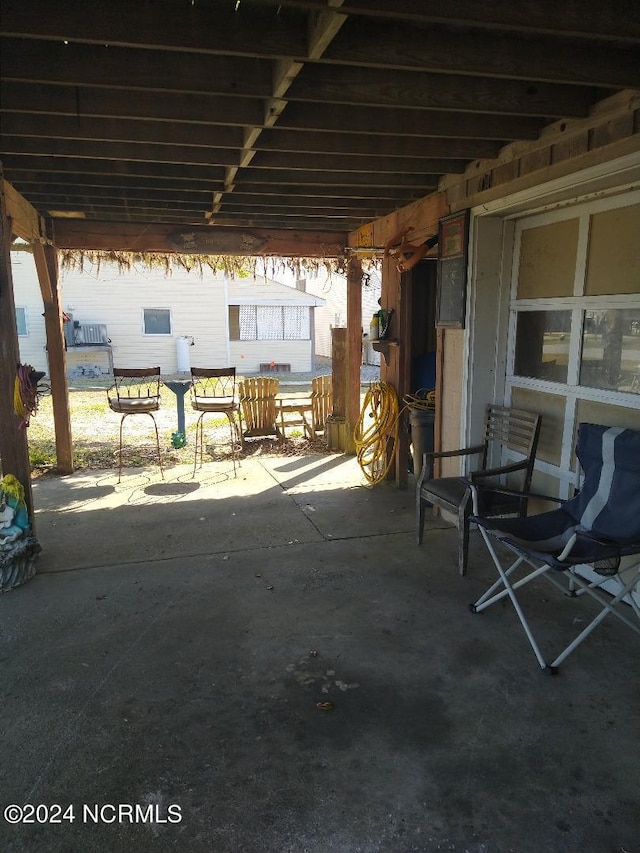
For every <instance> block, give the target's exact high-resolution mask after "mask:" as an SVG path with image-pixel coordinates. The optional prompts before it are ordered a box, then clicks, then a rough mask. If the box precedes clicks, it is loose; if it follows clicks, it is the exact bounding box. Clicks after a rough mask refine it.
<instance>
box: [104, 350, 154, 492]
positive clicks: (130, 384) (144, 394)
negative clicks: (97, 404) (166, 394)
mask: <svg viewBox="0 0 640 853" xmlns="http://www.w3.org/2000/svg"><path fill="white" fill-rule="evenodd" d="M113 380H114V382H113V385H112V386H111V387H110V388H109V389H108V390H107V400H108V402H109V408H110V409H111V410H112V411H113V412H116V413H117V414H119V415H122V418H121V420H120V444H119V447H118V459H119V463H118V482H120V479H121V477H122V428H123V426H124V422H125V419H126V418H128V417H129V415H149V417H150V418H151V420H152V421H153V428H154V430H155V434H156V448H157V450H158V464H159V466H160V474H161V475H162V478H163V479H164V471H163V469H162V456H161V453H160V438H159V436H158V424H157V423H156V419H155V417H154V415H153V413H154V412H157V411H158V409H159V408H160V368H159V367H114V368H113Z"/></svg>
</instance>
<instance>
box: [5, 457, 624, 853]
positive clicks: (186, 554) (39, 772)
mask: <svg viewBox="0 0 640 853" xmlns="http://www.w3.org/2000/svg"><path fill="white" fill-rule="evenodd" d="M334 462H335V464H334V465H333V467H326V466H325V465H324V463H323V460H322V459H315V460H314V459H306V460H300V464H299V466H298V465H296V466H295V467H294V466H292V467H291V468H290V469H289V471H286V472H284V477H283V483H286V482H288V481H287V480H286V476H287V474H288V473H289V472H290V471H291V470H294V471H295V472H296V475H295V479H296V481H297V484H296V485H295V486H289V485H288V486H287V488H286V490H285V489H284V487H283V483H281V482H280V481H279V480H277V479H275V478H274V471H275V470H276V469H277V468H278V466H279V465H281V460H279V459H262V460H261V461H259V462H258V461H256V460H251V463H249V462H248V461H246V460H243V463H242V466H241V472H240V473H239V476H238V477H237V478H234V477H233V475H232V473H231V474H230V473H229V465H228V462H227V463H225V464H226V466H227V467H226V468H225V467H224V465H217V464H211V465H206V466H205V467H204V468H203V471H202V474H201V475H198V478H197V480H196V483H197V484H198V485H199V489H198V490H197V492H196V491H194V492H182V493H180V492H178V493H172V494H169V495H165V494H163V493H162V492H160V491H157V490H156V489H155V487H156V486H158V485H160V483H159V482H158V480H157V479H156V478H157V471H153V472H152V471H150V470H149V471H138V472H131V473H129V474H128V475H127V477H126V478H123V483H122V484H120V486H118V485H117V483H114V480H115V479H117V477H115V476H114V475H113V473H112V472H111V473H107V474H105V473H104V472H101V473H99V474H98V475H94V479H93V481H92V479H91V476H90V475H88V474H87V475H82V476H80V475H73V476H72V477H70V478H61V479H60V480H58V481H55V480H46V481H45V480H42V481H39V482H36V483H35V484H34V498H35V503H36V506H37V507H38V511H37V524H38V531H39V538H40V540H41V544H42V546H43V555H42V561H41V570H40V572H39V574H38V575H36V577H35V578H34V579H33V580H32V581H31V582H29V583H28V584H26V585H25V586H23V587H21V588H19V589H17V590H15V591H13V592H11V593H8V594H6V595H4V596H2V597H0V625H1V634H0V638H1V642H2V646H1V656H2V660H3V671H2V685H3V694H4V695H3V699H4V701H3V712H2V721H3V768H5V769H4V771H3V775H2V787H3V800H4V802H5V803H19V804H20V803H26V802H29V803H45V804H51V803H65V804H73V805H74V807H75V810H76V812H75V814H76V820H75V821H74V822H73V823H70V822H66V823H65V822H63V823H62V824H52V823H50V822H49V823H47V824H42V825H37V824H34V825H26V826H25V825H20V826H11V825H9V824H7V823H6V822H4V823H0V846H1V847H2V849H5V850H11V851H15V853H22V851H28V853H31V852H32V851H36V853H39V851H42V852H43V853H45V851H46V853H49V851H52V850H56V851H57V850H60V851H62V850H64V851H71V852H72V853H75V851H83V853H84V851H123V853H124V851H131V850H136V851H138V850H139V851H162V853H164V851H175V850H180V851H189V853H191V852H192V851H193V852H194V853H199V851H203V853H211V851H215V853H239V851H242V852H243V853H245V851H246V853H284V851H291V852H292V853H328V851H336V853H410V851H418V853H431V851H438V850H452V851H455V850H459V851H470V853H507V851H517V853H540V851H562V853H578V851H580V853H585V852H586V853H603V851H612V853H613V851H616V853H621V851H623V850H626V851H635V850H637V839H638V837H640V836H639V832H638V829H639V825H638V823H639V819H638V815H639V814H640V796H639V793H638V784H637V782H638V765H637V735H638V731H640V703H638V701H637V700H638V693H637V685H638V683H639V682H640V656H639V655H638V653H637V641H636V638H635V637H634V636H633V635H630V632H629V631H627V630H626V628H625V626H624V625H620V624H618V622H617V620H605V622H604V623H603V624H602V625H601V626H600V629H599V630H598V631H597V632H596V633H594V635H593V637H591V638H589V640H588V641H587V642H585V643H584V644H583V645H582V646H581V647H580V648H579V649H578V650H577V651H576V652H575V653H574V654H573V655H572V656H571V657H570V658H569V660H568V661H567V662H566V664H565V665H564V666H563V667H562V668H561V672H560V674H559V675H558V676H557V677H556V678H549V677H547V676H545V675H543V674H542V673H541V672H540V670H539V669H538V666H537V663H536V661H535V659H534V657H533V654H532V653H531V650H530V648H529V646H528V643H527V641H526V638H525V637H524V635H523V633H522V631H521V629H520V626H519V624H518V623H517V620H516V618H515V615H514V613H513V610H512V609H511V608H510V606H509V605H508V604H506V603H505V605H504V607H499V606H498V607H495V608H493V609H492V611H490V612H487V613H485V614H482V615H474V614H472V613H470V612H469V609H468V606H467V605H468V603H469V602H470V601H473V600H474V599H475V598H476V597H477V596H478V594H479V593H480V592H481V591H483V590H484V589H485V588H486V586H487V585H488V583H489V582H490V581H491V580H492V579H493V577H494V569H493V567H492V565H491V563H490V561H489V560H488V559H486V558H485V556H484V554H483V552H482V551H481V550H480V549H479V548H478V547H476V546H477V536H476V534H472V545H471V549H470V567H469V575H468V576H467V577H465V578H461V577H460V576H459V575H458V573H457V568H456V566H457V557H456V554H457V532H456V531H455V530H453V529H451V528H449V527H447V526H446V525H443V524H442V523H441V522H437V521H432V520H429V527H428V529H427V531H426V533H425V544H424V546H423V547H418V546H417V545H416V543H415V531H414V520H413V511H414V506H413V494H412V492H411V490H409V491H408V492H400V491H397V490H395V489H392V488H386V487H384V488H380V489H365V488H362V485H361V480H360V479H359V478H358V475H357V468H354V467H353V460H347V459H345V458H344V457H342V462H340V460H338V459H336V460H334ZM314 465H315V466H317V468H315V469H314ZM314 470H315V473H314ZM282 475H283V472H282V470H280V471H279V476H282ZM188 476H190V470H187V469H186V468H185V470H184V471H182V470H176V471H173V472H172V473H171V479H170V481H169V485H170V486H171V484H172V483H173V484H174V485H179V484H180V483H182V482H184V480H183V478H186V477H188ZM298 478H301V479H298ZM107 487H109V488H107ZM95 489H98V490H102V491H100V495H99V496H97V495H96V493H95ZM83 495H84V499H83V497H82V496H83ZM68 569H73V571H69V570H68ZM527 589H528V595H527V596H524V597H523V605H524V606H526V608H527V612H528V615H529V617H530V618H531V619H532V620H534V621H535V622H536V625H537V626H538V630H539V639H540V641H541V643H542V645H543V647H544V649H547V648H548V649H555V648H558V647H561V646H562V645H563V644H564V643H565V641H566V638H567V636H570V635H572V634H574V633H575V629H576V625H577V624H580V623H581V622H582V621H583V620H585V619H586V618H589V617H590V616H591V614H592V606H591V603H590V602H589V601H587V600H585V599H584V598H583V599H580V600H579V601H571V600H569V599H567V598H566V597H565V596H563V595H561V594H559V593H558V592H557V591H555V590H553V589H551V588H549V587H548V586H547V585H544V586H542V585H539V586H537V585H536V584H535V583H533V584H531V585H530V586H529V587H528V588H527ZM86 803H89V804H96V803H98V804H116V805H117V804H121V803H123V804H139V805H140V806H141V808H142V809H147V808H149V807H151V816H152V817H155V821H154V822H153V823H149V822H147V821H144V820H138V821H137V822H136V821H131V820H130V819H129V818H128V817H127V814H125V816H124V818H123V819H122V820H121V821H120V820H118V822H113V821H112V822H108V820H103V821H99V822H98V823H97V824H95V823H93V822H91V821H90V822H86V821H83V820H82V819H78V817H80V818H81V817H82V805H83V804H86ZM170 806H174V807H177V812H176V811H175V810H174V812H173V814H174V815H175V814H176V813H177V814H178V815H179V822H177V823H171V822H169V820H168V815H169V814H170V812H169V807H170ZM105 814H106V817H107V818H109V817H110V815H111V813H110V812H108V811H107V812H106V813H105Z"/></svg>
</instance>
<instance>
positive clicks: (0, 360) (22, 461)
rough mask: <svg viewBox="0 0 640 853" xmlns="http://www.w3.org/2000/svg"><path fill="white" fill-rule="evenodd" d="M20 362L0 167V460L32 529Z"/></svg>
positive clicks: (9, 245)
mask: <svg viewBox="0 0 640 853" xmlns="http://www.w3.org/2000/svg"><path fill="white" fill-rule="evenodd" d="M19 362H20V350H19V348H18V330H17V328H16V311H15V304H14V299H13V278H12V275H11V222H10V219H9V217H8V216H7V212H6V206H5V196H4V181H3V180H2V170H1V169H0V463H1V465H2V474H3V476H6V475H7V474H13V475H14V476H15V477H16V478H17V479H18V480H19V481H20V483H21V484H22V485H23V486H24V492H25V501H26V504H27V511H28V514H29V522H30V524H31V529H32V531H33V530H34V516H33V494H32V490H31V466H30V464H29V447H28V444H27V430H26V428H22V429H20V426H19V425H20V419H19V418H18V416H17V415H16V413H15V409H14V406H13V391H14V385H15V378H16V369H17V366H18V364H19Z"/></svg>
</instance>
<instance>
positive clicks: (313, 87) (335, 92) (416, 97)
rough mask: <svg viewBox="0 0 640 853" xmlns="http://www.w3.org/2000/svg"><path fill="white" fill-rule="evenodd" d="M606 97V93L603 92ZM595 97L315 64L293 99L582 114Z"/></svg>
mask: <svg viewBox="0 0 640 853" xmlns="http://www.w3.org/2000/svg"><path fill="white" fill-rule="evenodd" d="M600 95H601V97H604V93H600ZM595 97H597V95H596V94H595V93H594V92H593V91H590V90H589V88H588V87H586V86H554V85H551V84H549V83H527V82H523V81H520V80H492V79H489V78H481V77H464V78H461V77H459V76H457V75H453V74H419V73H416V72H411V71H388V72H386V71H381V70H379V69H371V68H349V69H343V68H335V67H333V66H326V65H325V66H322V67H317V68H316V69H315V70H314V74H313V75H312V76H304V77H299V78H298V79H297V80H296V81H295V83H294V84H293V85H292V87H291V89H290V90H289V100H290V101H306V102H308V103H336V104H340V103H341V104H347V105H353V104H360V105H362V106H388V107H412V108H422V109H442V110H454V111H455V110H464V111H465V112H467V113H502V114H507V115H509V114H511V115H528V116H545V117H547V118H550V117H557V118H561V117H574V118H583V117H585V116H586V115H587V114H588V111H589V107H590V106H591V104H592V103H593V100H594V98H595Z"/></svg>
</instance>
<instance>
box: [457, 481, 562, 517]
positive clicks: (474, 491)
mask: <svg viewBox="0 0 640 853" xmlns="http://www.w3.org/2000/svg"><path fill="white" fill-rule="evenodd" d="M462 479H463V480H464V482H465V483H466V484H467V485H468V486H469V488H470V489H471V496H472V498H473V514H474V515H480V513H479V512H478V492H479V490H480V489H484V490H485V491H487V492H494V493H495V494H500V495H511V496H513V497H519V498H527V500H529V498H538V499H539V500H543V501H553V503H557V504H563V503H565V502H566V501H565V499H564V498H556V497H554V496H553V495H542V494H540V493H539V492H523V491H522V490H521V489H509V488H507V487H506V486H492V485H490V484H485V483H476V482H474V481H473V480H470V479H469V478H468V477H463V478H462Z"/></svg>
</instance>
